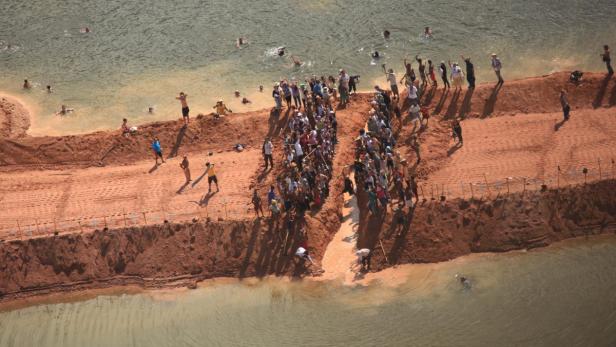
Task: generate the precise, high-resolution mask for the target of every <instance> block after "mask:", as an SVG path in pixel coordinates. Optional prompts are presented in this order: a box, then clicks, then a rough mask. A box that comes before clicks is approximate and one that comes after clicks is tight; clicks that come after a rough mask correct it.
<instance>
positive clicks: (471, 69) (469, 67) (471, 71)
mask: <svg viewBox="0 0 616 347" xmlns="http://www.w3.org/2000/svg"><path fill="white" fill-rule="evenodd" d="M460 57H461V58H462V60H464V63H465V64H466V80H467V81H468V88H469V89H474V88H475V66H474V65H473V63H471V58H464V56H463V55H460Z"/></svg>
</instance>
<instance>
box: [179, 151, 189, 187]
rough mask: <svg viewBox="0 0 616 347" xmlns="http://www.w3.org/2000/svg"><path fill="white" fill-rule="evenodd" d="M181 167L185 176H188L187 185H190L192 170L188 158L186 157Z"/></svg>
mask: <svg viewBox="0 0 616 347" xmlns="http://www.w3.org/2000/svg"><path fill="white" fill-rule="evenodd" d="M180 167H181V168H182V170H184V176H186V184H188V183H190V181H191V179H190V168H189V167H188V157H187V156H184V159H183V160H182V162H181V163H180Z"/></svg>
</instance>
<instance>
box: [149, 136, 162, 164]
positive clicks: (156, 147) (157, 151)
mask: <svg viewBox="0 0 616 347" xmlns="http://www.w3.org/2000/svg"><path fill="white" fill-rule="evenodd" d="M152 150H153V151H154V160H155V161H156V164H155V165H158V158H159V157H160V160H162V163H163V164H164V163H165V159H163V149H162V147H161V146H160V141H159V140H158V137H154V140H153V141H152Z"/></svg>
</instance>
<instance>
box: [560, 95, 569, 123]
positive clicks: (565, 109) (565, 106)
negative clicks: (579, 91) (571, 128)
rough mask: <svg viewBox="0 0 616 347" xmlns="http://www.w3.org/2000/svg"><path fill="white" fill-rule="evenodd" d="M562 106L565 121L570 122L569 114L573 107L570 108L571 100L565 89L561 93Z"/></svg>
mask: <svg viewBox="0 0 616 347" xmlns="http://www.w3.org/2000/svg"><path fill="white" fill-rule="evenodd" d="M560 105H561V106H562V107H563V117H564V121H565V122H566V121H568V120H569V112H570V111H571V106H569V99H568V98H567V92H566V91H565V90H564V89H561V91H560Z"/></svg>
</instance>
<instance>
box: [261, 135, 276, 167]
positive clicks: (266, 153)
mask: <svg viewBox="0 0 616 347" xmlns="http://www.w3.org/2000/svg"><path fill="white" fill-rule="evenodd" d="M273 150H274V145H272V141H271V140H270V138H269V137H266V138H265V142H264V143H263V159H264V160H265V170H267V168H268V167H271V168H272V169H273V168H274V161H273V160H272V151H273ZM268 162H269V166H268Z"/></svg>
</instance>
